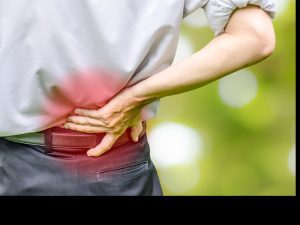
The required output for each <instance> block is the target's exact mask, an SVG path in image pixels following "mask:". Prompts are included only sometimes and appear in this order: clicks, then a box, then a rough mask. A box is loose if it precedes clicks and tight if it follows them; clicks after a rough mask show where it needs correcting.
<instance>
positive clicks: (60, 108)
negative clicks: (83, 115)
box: [42, 69, 126, 128]
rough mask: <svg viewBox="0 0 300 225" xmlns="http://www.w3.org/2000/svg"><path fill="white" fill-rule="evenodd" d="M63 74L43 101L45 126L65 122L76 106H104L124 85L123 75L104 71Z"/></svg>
mask: <svg viewBox="0 0 300 225" xmlns="http://www.w3.org/2000/svg"><path fill="white" fill-rule="evenodd" d="M62 77H64V78H65V79H63V80H61V81H60V83H59V84H58V85H53V86H52V87H50V91H49V94H48V98H47V99H46V101H45V102H44V103H43V110H44V116H43V119H42V124H43V127H46V128H49V127H53V126H58V125H61V124H63V123H64V122H65V121H66V117H67V116H68V115H70V114H73V111H74V109H75V108H76V107H81V108H86V109H98V108H100V107H103V106H104V105H105V104H106V103H107V102H108V101H109V99H111V98H112V97H113V96H114V95H115V94H117V93H118V92H119V91H120V90H121V89H122V88H123V86H122V79H121V78H122V77H120V76H117V75H116V74H115V73H108V72H106V71H101V70H91V69H89V70H85V71H76V72H73V73H71V74H69V75H63V76H62ZM125 83H126V82H124V84H125Z"/></svg>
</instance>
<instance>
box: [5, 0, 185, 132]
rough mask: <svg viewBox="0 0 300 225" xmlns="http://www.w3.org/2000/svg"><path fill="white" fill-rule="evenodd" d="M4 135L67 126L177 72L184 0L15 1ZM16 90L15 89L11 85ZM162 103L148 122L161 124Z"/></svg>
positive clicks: (8, 32)
mask: <svg viewBox="0 0 300 225" xmlns="http://www.w3.org/2000/svg"><path fill="white" fill-rule="evenodd" d="M0 8H1V13H0V16H1V27H0V35H1V39H0V40H1V42H0V43H1V45H0V47H1V48H0V79H1V83H0V90H1V95H0V102H1V104H2V106H3V105H4V106H5V109H6V111H3V110H1V112H0V122H1V124H2V125H1V127H0V136H7V135H15V134H21V133H30V132H35V131H39V130H42V129H45V128H48V127H52V126H55V125H59V124H61V123H63V122H64V119H65V117H66V115H67V114H68V113H70V112H72V111H73V110H74V107H78V106H80V107H86V108H97V107H99V106H102V105H104V103H105V102H106V101H107V100H109V99H110V98H112V97H113V96H114V95H115V94H116V93H118V92H119V91H120V90H121V89H123V88H124V87H127V86H131V85H134V84H135V83H137V82H139V81H141V80H143V79H145V78H147V77H149V76H151V75H153V74H154V73H156V72H158V71H160V70H163V69H164V68H166V67H168V66H170V64H171V63H172V60H173V58H174V55H175V51H176V44H177V38H178V32H179V25H180V21H181V19H182V16H183V8H184V1H181V0H176V1H174V0H165V1H160V0H148V1H140V0H117V1H110V0H105V1H102V0H101V1H100V0H98V1H97V0H73V1H69V0H22V1H19V0H11V1H6V2H5V3H3V2H2V5H1V7H0ZM9 84H12V85H9ZM158 103H159V102H158V101H156V102H153V103H151V104H149V105H148V106H147V107H145V110H144V112H143V114H142V115H143V120H147V119H149V118H151V117H154V116H155V114H156V110H157V107H158Z"/></svg>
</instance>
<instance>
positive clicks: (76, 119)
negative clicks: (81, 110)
mask: <svg viewBox="0 0 300 225" xmlns="http://www.w3.org/2000/svg"><path fill="white" fill-rule="evenodd" d="M67 121H68V122H72V123H77V124H80V125H92V126H105V124H104V123H103V122H102V121H101V120H97V119H93V118H90V117H85V116H69V117H68V118H67Z"/></svg>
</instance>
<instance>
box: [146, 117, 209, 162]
mask: <svg viewBox="0 0 300 225" xmlns="http://www.w3.org/2000/svg"><path fill="white" fill-rule="evenodd" d="M149 144H150V148H151V158H152V159H153V161H154V162H155V164H156V165H157V166H158V167H168V166H173V165H184V164H190V163H193V162H194V161H195V160H197V159H199V157H200V155H201V152H202V147H203V141H202V136H201V135H200V134H199V133H198V132H197V131H195V130H194V129H192V128H190V127H187V126H184V125H182V124H178V123H171V122H166V123H161V124H159V125H158V126H156V127H154V128H153V129H152V130H151V132H150V134H149Z"/></svg>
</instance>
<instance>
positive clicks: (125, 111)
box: [64, 5, 275, 157]
mask: <svg viewBox="0 0 300 225" xmlns="http://www.w3.org/2000/svg"><path fill="white" fill-rule="evenodd" d="M274 48H275V33H274V28H273V24H272V20H271V18H270V17H269V15H268V14H267V13H266V12H265V11H264V10H262V9H260V8H259V7H257V6H250V5H249V6H247V7H245V8H242V9H237V10H235V11H234V13H233V14H232V16H231V18H230V21H229V23H228V24H227V26H226V28H225V32H224V33H223V34H221V35H219V36H217V37H215V38H213V40H211V41H210V42H209V43H208V44H207V45H206V46H205V47H204V48H202V49H201V50H200V51H198V52H196V53H195V54H193V55H192V56H190V57H188V58H187V59H185V60H183V61H181V62H179V63H177V64H173V65H172V66H170V67H168V68H167V69H165V70H163V71H161V72H159V73H157V74H155V75H153V76H151V77H149V78H148V79H145V80H143V81H141V82H139V83H138V84H136V85H134V86H132V87H129V88H126V89H123V90H122V91H121V92H120V93H118V94H117V95H116V96H115V97H114V98H112V99H111V100H110V101H109V102H108V103H107V104H106V105H105V106H104V107H102V108H100V109H98V110H87V109H80V108H79V109H76V110H75V114H76V115H73V116H70V117H68V118H67V121H68V122H67V123H66V124H65V125H64V126H65V128H67V129H71V130H76V131H81V132H86V133H100V132H105V133H106V135H105V137H104V138H103V139H102V141H101V143H99V145H98V146H96V147H95V148H92V149H90V150H89V151H87V155H88V156H91V157H98V156H100V155H102V154H103V153H105V152H106V151H108V150H109V149H110V148H111V147H112V146H113V144H114V143H115V141H116V140H117V139H118V137H120V136H121V135H122V134H123V133H124V131H125V130H126V129H127V128H128V127H130V128H131V137H132V139H133V140H134V141H138V139H137V138H138V136H139V134H140V133H141V131H142V124H141V121H140V112H141V109H142V108H143V107H144V106H145V105H147V104H149V103H151V102H153V101H155V100H157V99H160V98H162V97H166V96H170V95H175V94H179V93H183V92H187V91H190V90H193V89H196V88H199V87H202V86H204V85H207V84H209V83H211V82H213V81H215V80H218V79H220V78H222V77H224V76H226V75H228V74H230V73H232V72H235V71H237V70H240V69H242V68H245V67H248V66H250V65H253V64H255V63H257V62H260V61H262V60H263V59H265V58H267V57H268V56H270V55H271V54H272V52H273V51H274Z"/></svg>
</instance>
